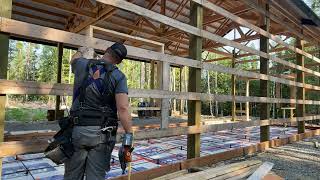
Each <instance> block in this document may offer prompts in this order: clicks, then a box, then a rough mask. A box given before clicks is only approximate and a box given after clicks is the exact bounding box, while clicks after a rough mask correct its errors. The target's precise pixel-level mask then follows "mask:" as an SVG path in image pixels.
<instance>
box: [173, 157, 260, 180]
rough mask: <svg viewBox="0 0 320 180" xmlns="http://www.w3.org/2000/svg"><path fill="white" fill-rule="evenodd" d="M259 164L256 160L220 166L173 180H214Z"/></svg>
mask: <svg viewBox="0 0 320 180" xmlns="http://www.w3.org/2000/svg"><path fill="white" fill-rule="evenodd" d="M259 164H261V161H258V160H252V161H244V162H239V163H233V164H228V165H225V166H220V167H216V168H211V169H208V170H204V171H200V172H197V173H192V174H187V175H185V176H182V177H178V178H174V179H173V180H193V179H197V180H207V179H211V178H215V177H218V176H222V175H224V174H227V173H230V172H233V171H236V170H239V169H243V168H246V167H250V166H254V165H259Z"/></svg>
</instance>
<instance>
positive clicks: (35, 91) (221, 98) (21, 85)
mask: <svg viewBox="0 0 320 180" xmlns="http://www.w3.org/2000/svg"><path fill="white" fill-rule="evenodd" d="M72 90H73V85H71V84H61V83H43V82H34V81H14V80H4V79H0V94H30V95H61V96H72ZM129 97H140V98H155V99H157V98H168V99H186V100H201V101H209V100H214V101H218V102H231V101H232V100H233V96H230V95H219V94H206V93H195V92H174V91H164V90H156V89H152V90H147V89H129ZM235 101H236V102H267V103H288V104H289V103H292V104H307V105H320V101H314V100H296V99H281V98H267V97H255V96H235Z"/></svg>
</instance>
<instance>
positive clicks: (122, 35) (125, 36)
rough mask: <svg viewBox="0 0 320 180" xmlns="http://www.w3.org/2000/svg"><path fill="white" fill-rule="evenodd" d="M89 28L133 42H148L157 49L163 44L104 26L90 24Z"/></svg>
mask: <svg viewBox="0 0 320 180" xmlns="http://www.w3.org/2000/svg"><path fill="white" fill-rule="evenodd" d="M89 28H92V30H93V31H100V32H103V33H104V34H107V35H109V36H112V37H116V38H120V39H123V40H127V41H132V42H135V43H143V44H148V45H150V46H155V47H158V48H159V49H163V48H164V44H163V43H160V42H158V41H152V40H149V39H145V38H141V37H137V36H132V35H129V34H125V33H121V32H118V31H113V30H110V29H105V28H101V27H97V26H90V27H89Z"/></svg>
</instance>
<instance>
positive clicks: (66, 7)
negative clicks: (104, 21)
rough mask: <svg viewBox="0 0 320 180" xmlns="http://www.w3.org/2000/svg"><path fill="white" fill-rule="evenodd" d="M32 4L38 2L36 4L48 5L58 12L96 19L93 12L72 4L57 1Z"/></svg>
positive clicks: (51, 0)
mask: <svg viewBox="0 0 320 180" xmlns="http://www.w3.org/2000/svg"><path fill="white" fill-rule="evenodd" d="M31 1H32V2H36V3H39V4H43V5H46V6H50V8H53V9H58V10H61V11H64V12H68V13H71V14H77V15H80V16H86V17H90V18H95V17H96V14H95V13H93V12H91V11H88V10H85V9H82V8H77V7H75V6H74V4H72V3H69V2H63V3H61V2H59V1H56V0H50V1H47V0H31Z"/></svg>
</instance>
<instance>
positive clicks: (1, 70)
mask: <svg viewBox="0 0 320 180" xmlns="http://www.w3.org/2000/svg"><path fill="white" fill-rule="evenodd" d="M11 12H12V0H0V17H6V18H11ZM9 38H10V36H9V35H7V34H2V33H0V79H7V68H8V54H9ZM6 101H7V96H6V95H5V94H0V143H1V142H3V139H4V121H5V106H6ZM1 174H2V159H1V158H0V179H1Z"/></svg>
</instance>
